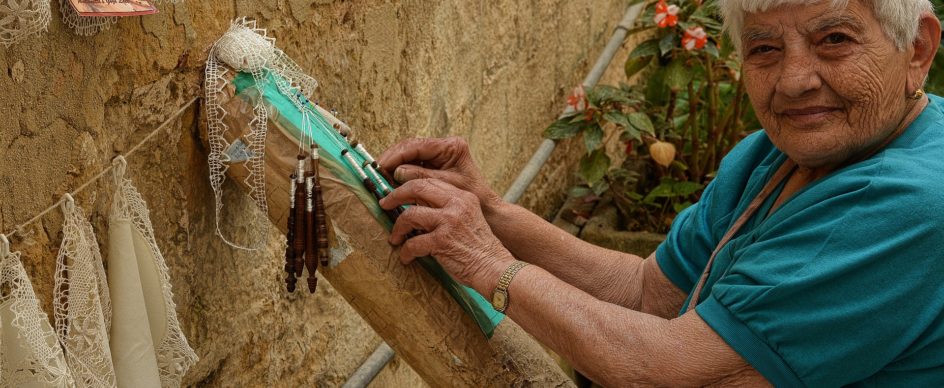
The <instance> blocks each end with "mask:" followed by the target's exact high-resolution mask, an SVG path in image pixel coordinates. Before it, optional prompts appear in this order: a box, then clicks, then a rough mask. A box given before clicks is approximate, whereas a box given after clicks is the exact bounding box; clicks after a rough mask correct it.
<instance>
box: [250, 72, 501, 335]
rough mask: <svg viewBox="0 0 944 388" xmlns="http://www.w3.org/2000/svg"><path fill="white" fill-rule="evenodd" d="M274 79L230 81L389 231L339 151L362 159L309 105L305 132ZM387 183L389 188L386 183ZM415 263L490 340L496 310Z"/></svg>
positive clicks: (426, 260)
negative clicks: (314, 148)
mask: <svg viewBox="0 0 944 388" xmlns="http://www.w3.org/2000/svg"><path fill="white" fill-rule="evenodd" d="M276 77H278V76H277V75H275V74H273V73H266V78H265V82H263V85H257V84H256V81H255V79H254V78H253V76H252V75H251V74H248V73H237V74H236V76H235V77H234V79H233V85H234V86H235V87H236V94H237V96H239V97H240V98H242V99H245V100H247V101H249V102H250V103H255V101H256V100H258V99H259V96H260V95H262V96H264V99H263V102H264V105H265V107H266V110H267V112H268V116H269V119H270V120H274V121H276V122H277V123H278V124H279V125H280V126H281V128H282V129H285V130H286V131H287V132H289V133H290V134H291V136H294V137H295V139H296V140H300V139H301V138H302V136H304V137H305V138H306V139H314V141H315V142H316V143H318V146H319V148H320V155H321V160H322V165H323V166H324V167H326V168H328V169H329V170H330V171H331V172H332V173H333V174H334V175H335V177H337V178H338V179H341V180H342V181H343V182H345V184H346V185H347V186H348V188H349V189H350V190H351V191H353V192H354V193H355V194H356V195H357V197H358V198H359V199H360V200H361V202H363V203H364V205H365V206H366V207H367V208H368V209H369V210H370V212H371V214H372V215H373V216H374V218H375V219H376V220H377V222H378V223H380V224H381V225H383V226H384V227H385V228H386V229H387V230H390V229H391V228H392V227H393V224H392V223H391V222H390V219H388V218H387V216H386V215H385V214H384V213H383V210H382V209H380V205H378V204H377V201H376V200H375V199H374V197H373V195H372V194H370V193H368V192H367V190H366V189H365V188H364V187H363V185H362V184H361V182H360V179H359V178H358V177H357V176H356V175H355V174H354V171H353V169H352V167H351V166H349V165H348V164H347V162H341V160H343V159H344V158H343V157H342V156H341V151H342V150H345V149H346V150H348V151H349V152H350V153H351V156H353V157H354V158H355V159H356V161H357V163H359V164H363V163H364V159H363V158H362V157H361V156H360V154H358V153H357V152H355V151H354V150H353V148H352V147H350V146H349V145H348V144H347V142H346V141H345V140H344V139H343V138H341V136H340V135H338V133H337V131H336V130H334V128H332V126H331V125H330V124H328V121H327V120H326V119H325V118H324V117H323V116H321V114H320V113H318V111H317V110H316V109H314V106H312V105H311V104H310V103H308V105H307V106H306V110H307V111H308V113H310V115H309V117H310V118H311V119H312V120H311V121H309V122H308V126H307V127H308V128H309V129H306V125H305V123H306V122H305V119H304V116H303V114H302V111H301V110H299V109H298V107H297V106H296V105H295V104H294V103H293V102H292V100H291V99H290V98H289V97H287V96H285V95H284V94H283V93H282V92H281V90H280V89H279V88H278V86H277V85H276V81H277V80H278V79H277V78H276ZM381 179H383V178H381ZM385 182H386V181H385ZM374 183H378V182H374ZM386 183H388V184H389V182H386ZM417 262H418V263H419V264H420V266H422V267H423V268H424V269H425V270H426V271H427V272H428V273H429V274H430V275H432V276H433V277H434V278H436V280H438V281H439V283H440V284H441V285H442V286H443V288H445V289H446V291H447V292H448V293H449V295H450V296H452V298H453V299H454V300H455V301H456V302H457V303H459V305H460V306H461V307H462V309H463V310H465V312H466V313H467V314H468V315H469V316H470V317H472V319H473V320H474V321H475V323H476V324H477V325H478V327H479V329H481V330H482V333H483V334H485V337H486V338H492V335H493V334H494V333H495V328H496V327H498V324H499V323H501V321H502V319H504V318H505V315H504V314H502V313H500V312H498V311H497V310H495V309H494V308H493V307H492V304H491V303H490V302H489V301H488V300H486V299H485V297H483V296H482V295H480V294H479V293H478V292H476V291H475V290H474V289H472V288H469V287H467V286H465V285H462V284H459V283H458V282H456V281H455V279H453V278H452V277H451V276H449V274H448V273H446V271H445V270H444V269H443V268H442V266H440V265H439V263H437V262H436V261H435V259H433V258H431V257H421V258H418V259H417Z"/></svg>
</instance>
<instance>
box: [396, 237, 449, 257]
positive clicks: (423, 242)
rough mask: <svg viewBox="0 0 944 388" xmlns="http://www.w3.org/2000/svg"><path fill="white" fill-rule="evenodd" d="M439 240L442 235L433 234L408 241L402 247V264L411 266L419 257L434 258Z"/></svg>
mask: <svg viewBox="0 0 944 388" xmlns="http://www.w3.org/2000/svg"><path fill="white" fill-rule="evenodd" d="M439 238H440V234H439V233H436V232H433V233H427V234H421V235H419V236H416V237H413V238H411V239H409V240H406V242H405V243H403V245H402V246H400V262H402V263H403V264H410V263H412V262H413V260H416V258H417V257H424V256H432V255H433V252H434V251H435V248H436V245H437V244H438V242H437V240H438V239H439Z"/></svg>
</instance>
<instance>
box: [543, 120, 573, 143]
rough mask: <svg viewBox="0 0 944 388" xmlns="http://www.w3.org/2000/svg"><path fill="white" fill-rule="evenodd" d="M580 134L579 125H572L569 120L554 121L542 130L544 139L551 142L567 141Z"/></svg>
mask: <svg viewBox="0 0 944 388" xmlns="http://www.w3.org/2000/svg"><path fill="white" fill-rule="evenodd" d="M578 132H580V123H573V122H571V121H570V120H569V119H566V118H565V119H561V120H557V121H555V122H554V123H553V124H551V126H550V127H547V129H545V130H544V137H546V138H548V139H553V140H561V139H569V138H571V137H574V136H576V135H577V133H578Z"/></svg>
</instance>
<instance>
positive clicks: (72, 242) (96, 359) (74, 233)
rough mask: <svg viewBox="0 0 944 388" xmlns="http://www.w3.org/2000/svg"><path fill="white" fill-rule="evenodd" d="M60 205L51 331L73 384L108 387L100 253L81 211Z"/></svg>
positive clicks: (107, 321) (106, 303)
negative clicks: (61, 219) (53, 326)
mask: <svg viewBox="0 0 944 388" xmlns="http://www.w3.org/2000/svg"><path fill="white" fill-rule="evenodd" d="M63 210H64V213H65V221H64V222H63V225H62V234H63V240H62V245H61V246H60V248H59V256H58V258H57V260H56V291H55V297H54V299H53V306H54V307H55V317H56V332H57V334H58V335H59V341H60V343H61V344H62V347H63V349H64V350H65V355H66V361H67V363H68V365H69V368H70V369H71V370H72V375H73V377H74V378H75V383H76V386H77V387H80V388H81V387H114V386H115V370H114V366H113V364H112V359H111V350H110V349H109V347H108V331H109V329H110V328H111V300H110V298H109V295H108V284H107V283H106V280H105V269H104V267H103V265H102V255H101V253H100V252H99V250H98V243H97V241H96V240H95V233H94V231H93V230H92V225H91V224H90V223H89V222H88V220H86V218H85V212H83V211H82V209H81V208H78V207H76V206H75V205H74V204H73V203H72V202H71V201H67V202H66V203H65V204H64V205H63Z"/></svg>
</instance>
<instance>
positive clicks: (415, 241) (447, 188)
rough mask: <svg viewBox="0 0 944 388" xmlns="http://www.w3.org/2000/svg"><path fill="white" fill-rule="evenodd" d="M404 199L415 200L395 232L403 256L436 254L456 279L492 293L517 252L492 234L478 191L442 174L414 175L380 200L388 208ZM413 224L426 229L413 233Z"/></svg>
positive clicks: (393, 240) (410, 259) (394, 239)
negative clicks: (437, 176) (446, 179)
mask: <svg viewBox="0 0 944 388" xmlns="http://www.w3.org/2000/svg"><path fill="white" fill-rule="evenodd" d="M400 205H413V206H411V207H410V208H409V209H407V210H406V211H405V212H404V213H403V214H402V215H401V216H400V217H399V219H397V222H396V224H394V226H393V230H392V231H391V232H390V243H391V244H393V245H399V246H400V261H402V262H403V263H404V264H409V263H411V262H413V260H414V259H415V258H417V257H423V256H433V257H435V258H436V260H437V261H438V262H439V264H440V265H442V266H443V268H444V269H445V270H446V272H448V273H449V274H450V275H452V276H453V277H454V278H455V279H456V280H458V281H459V282H461V283H463V284H466V285H468V286H470V287H472V288H474V289H475V290H476V291H478V292H480V293H482V295H491V293H492V291H493V290H494V288H495V286H496V284H497V282H498V278H499V277H500V276H501V273H502V272H503V271H504V270H505V268H507V267H508V266H509V265H510V264H511V263H512V262H513V261H514V258H513V257H512V255H511V253H510V252H508V250H507V249H505V247H504V246H502V244H501V242H500V241H498V238H497V237H495V235H494V234H492V231H491V229H489V226H488V224H487V223H486V222H485V217H484V216H483V215H482V210H481V205H480V203H479V199H478V197H477V196H476V195H474V194H472V193H470V192H468V191H465V190H461V189H459V188H457V187H455V186H453V185H450V184H449V183H446V182H444V181H442V180H438V179H413V180H410V181H408V182H406V183H404V184H403V185H402V186H400V187H399V188H397V189H396V190H394V191H393V193H391V194H389V195H388V196H387V197H386V198H384V199H382V200H381V201H380V206H381V207H383V208H384V209H394V208H396V207H397V206H400ZM414 230H416V231H419V232H420V233H422V234H419V235H418V236H415V237H410V236H409V235H410V234H411V233H412V232H413V231H414Z"/></svg>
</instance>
